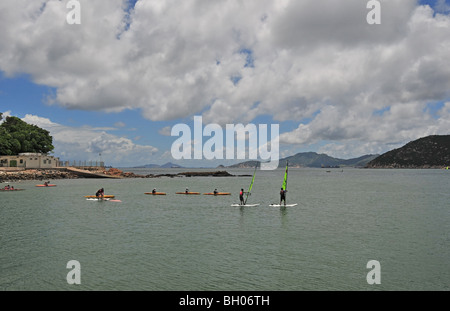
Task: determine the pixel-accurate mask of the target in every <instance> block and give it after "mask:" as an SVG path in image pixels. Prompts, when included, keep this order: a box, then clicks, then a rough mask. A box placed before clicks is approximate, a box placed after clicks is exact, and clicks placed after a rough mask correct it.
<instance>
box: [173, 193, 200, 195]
mask: <svg viewBox="0 0 450 311" xmlns="http://www.w3.org/2000/svg"><path fill="white" fill-rule="evenodd" d="M177 194H186V195H189V194H200V192H177Z"/></svg>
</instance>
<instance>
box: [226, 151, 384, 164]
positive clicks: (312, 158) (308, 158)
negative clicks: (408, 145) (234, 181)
mask: <svg viewBox="0 0 450 311" xmlns="http://www.w3.org/2000/svg"><path fill="white" fill-rule="evenodd" d="M376 157H378V155H364V156H362V157H358V158H354V159H348V160H344V159H338V158H333V157H330V156H328V155H326V154H318V153H316V152H302V153H297V154H296V155H293V156H290V157H286V158H283V159H280V161H279V167H283V166H284V165H286V160H287V161H289V166H292V167H326V168H331V167H343V166H350V167H364V166H366V164H367V163H368V162H370V161H371V160H373V159H375V158H376ZM256 163H257V161H247V162H242V163H238V164H235V165H231V166H229V167H230V168H248V167H255V165H256Z"/></svg>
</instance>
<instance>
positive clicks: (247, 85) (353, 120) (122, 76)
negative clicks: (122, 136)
mask: <svg viewBox="0 0 450 311" xmlns="http://www.w3.org/2000/svg"><path fill="white" fill-rule="evenodd" d="M81 2H82V24H81V25H78V26H77V25H68V24H67V23H65V14H67V12H68V10H67V9H66V8H65V4H66V3H65V1H56V0H47V1H44V0H41V1H28V0H14V1H13V0H3V1H1V3H0V28H1V29H2V32H0V70H2V71H4V72H5V74H6V75H8V76H11V75H14V74H18V73H27V74H30V75H31V77H32V78H33V80H34V81H35V82H36V83H39V84H44V85H49V86H52V87H55V88H56V89H57V91H56V93H55V96H54V98H52V100H51V102H53V103H54V104H58V105H61V106H64V107H67V108H76V109H84V110H106V111H121V110H124V109H140V110H141V111H142V114H143V116H144V117H146V118H148V119H150V120H158V121H161V120H168V119H176V118H181V117H183V118H184V117H186V116H191V115H194V114H203V117H204V121H205V122H207V123H219V124H221V125H223V124H225V123H238V122H246V121H251V120H252V119H253V118H255V117H257V116H261V115H271V116H273V118H274V120H276V121H285V120H295V121H299V120H302V119H305V118H312V121H311V122H310V123H307V124H299V127H298V129H297V130H294V131H292V132H290V133H285V134H284V135H282V137H281V138H282V142H284V143H288V144H311V143H314V142H317V141H320V140H333V141H342V142H345V141H352V144H354V143H357V142H360V143H361V144H362V146H364V145H365V144H366V142H375V143H381V144H387V143H390V142H392V141H403V140H407V139H415V138H417V137H420V136H424V134H426V133H438V132H440V133H446V132H448V131H449V127H448V122H446V120H445V119H444V117H442V116H440V117H439V118H438V119H437V120H436V119H434V118H431V117H430V116H429V115H427V114H426V113H425V112H424V108H425V107H426V104H427V103H428V102H438V101H446V100H448V98H449V97H450V91H449V87H448V86H449V85H450V67H449V66H448V55H450V37H449V36H448V29H450V17H449V16H448V15H442V14H436V15H434V12H433V10H432V9H431V8H430V7H428V6H417V5H416V3H417V1H415V0H385V1H381V3H382V18H381V22H382V23H381V25H368V24H367V23H366V14H367V13H368V10H367V8H366V7H365V5H366V1H361V0H346V1H337V0H326V1H320V2H319V1H315V0H303V1H294V0H283V1H269V0H259V1H224V0H218V1H207V0H185V1H182V2H180V1H173V0H167V1H143V0H139V1H138V2H137V3H136V7H135V9H134V11H132V12H131V13H130V15H129V21H130V27H129V29H128V30H127V31H124V30H125V19H126V15H127V14H128V13H127V12H125V11H124V10H123V6H124V1H122V0H96V1H81ZM44 3H45V4H46V5H45V8H44V9H43V10H42V8H43V4H44ZM436 8H437V9H439V10H440V11H441V12H443V11H445V10H447V9H448V7H447V6H446V3H445V2H444V1H439V2H438V5H437V6H436ZM119 34H120V40H119V39H118V35H119ZM233 77H234V78H235V79H233ZM388 107H390V110H389V111H388V112H386V113H384V114H383V115H377V114H374V113H373V112H374V111H379V110H382V109H386V108H388ZM318 111H320V113H317V112H318ZM407 115H408V117H405V116H407ZM163 130H164V129H163ZM163 132H164V131H163ZM367 149H370V148H367Z"/></svg>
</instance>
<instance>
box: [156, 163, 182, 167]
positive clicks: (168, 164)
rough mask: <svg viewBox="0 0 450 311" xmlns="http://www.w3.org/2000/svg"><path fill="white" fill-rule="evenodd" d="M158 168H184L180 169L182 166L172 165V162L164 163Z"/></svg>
mask: <svg viewBox="0 0 450 311" xmlns="http://www.w3.org/2000/svg"><path fill="white" fill-rule="evenodd" d="M160 167H161V168H184V167H182V166H180V165H178V164H173V163H172V162H168V163H166V164H164V165H161V166H160Z"/></svg>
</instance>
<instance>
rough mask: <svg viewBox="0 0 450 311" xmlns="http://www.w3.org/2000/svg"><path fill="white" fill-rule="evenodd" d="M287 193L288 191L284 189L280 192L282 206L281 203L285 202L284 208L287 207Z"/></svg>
mask: <svg viewBox="0 0 450 311" xmlns="http://www.w3.org/2000/svg"><path fill="white" fill-rule="evenodd" d="M286 192H287V190H284V189H283V188H281V191H280V205H281V202H283V201H284V206H286Z"/></svg>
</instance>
